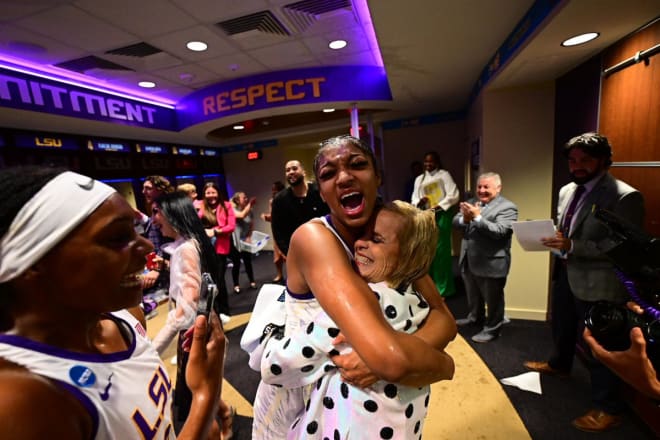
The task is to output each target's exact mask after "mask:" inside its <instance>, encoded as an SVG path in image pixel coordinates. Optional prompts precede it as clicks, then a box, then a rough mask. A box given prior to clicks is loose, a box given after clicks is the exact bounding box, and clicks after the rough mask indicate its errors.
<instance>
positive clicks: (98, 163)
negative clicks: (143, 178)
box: [94, 154, 132, 171]
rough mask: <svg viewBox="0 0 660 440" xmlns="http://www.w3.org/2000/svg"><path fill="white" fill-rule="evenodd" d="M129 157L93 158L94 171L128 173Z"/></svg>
mask: <svg viewBox="0 0 660 440" xmlns="http://www.w3.org/2000/svg"><path fill="white" fill-rule="evenodd" d="M131 166H132V161H131V157H130V156H122V155H119V154H116V155H115V154H103V155H98V156H97V157H94V169H95V170H98V171H101V170H103V171H120V170H121V171H128V170H130V169H131Z"/></svg>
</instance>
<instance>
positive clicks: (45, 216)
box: [0, 171, 115, 283]
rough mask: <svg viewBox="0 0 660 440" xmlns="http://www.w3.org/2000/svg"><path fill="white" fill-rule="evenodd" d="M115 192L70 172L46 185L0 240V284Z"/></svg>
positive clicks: (31, 261)
mask: <svg viewBox="0 0 660 440" xmlns="http://www.w3.org/2000/svg"><path fill="white" fill-rule="evenodd" d="M114 193H115V190H114V189H113V188H112V187H111V186H108V185H106V184H105V183H102V182H99V181H96V180H94V179H92V178H91V177H87V176H83V175H80V174H77V173H73V172H71V171H67V172H64V173H62V174H60V175H58V176H57V177H55V178H54V179H52V180H51V181H50V182H48V183H47V184H46V185H45V186H44V187H43V188H41V190H39V192H37V193H36V194H35V195H34V196H33V197H32V198H31V199H30V200H29V201H28V202H27V203H26V204H25V206H23V207H22V208H21V210H20V211H18V214H16V217H15V218H14V220H13V221H12V223H11V225H10V226H9V230H7V233H6V234H5V235H4V237H2V240H1V241H0V283H4V282H7V281H10V280H13V279H14V278H16V277H18V276H19V275H21V274H22V273H23V272H24V271H26V270H27V269H29V268H30V267H31V266H32V265H33V264H34V263H36V262H37V261H39V260H40V259H41V258H42V257H43V256H44V255H46V253H47V252H48V251H50V250H51V249H52V248H53V247H55V245H56V244H57V243H59V242H60V241H61V240H62V239H63V238H64V237H66V236H67V235H68V234H69V233H70V232H71V231H72V230H73V229H74V228H75V227H76V226H78V225H79V224H80V223H82V221H83V220H85V219H86V218H87V217H88V216H89V215H90V214H91V213H92V212H93V211H94V210H95V209H96V208H98V207H99V205H100V204H101V203H103V202H104V201H105V200H106V199H107V198H108V197H110V196H111V195H112V194H114Z"/></svg>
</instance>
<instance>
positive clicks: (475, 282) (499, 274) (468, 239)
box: [453, 173, 518, 342]
mask: <svg viewBox="0 0 660 440" xmlns="http://www.w3.org/2000/svg"><path fill="white" fill-rule="evenodd" d="M501 190H502V180H501V178H500V176H499V174H496V173H485V174H482V175H481V176H479V179H478V180H477V197H476V198H472V199H470V200H468V201H467V202H462V203H461V204H460V205H459V206H460V211H459V213H458V214H456V216H454V220H453V225H454V227H456V228H458V229H460V230H462V231H463V241H462V242H461V255H460V258H459V266H460V268H461V277H462V278H463V282H464V284H465V292H466V294H467V300H468V309H469V314H468V316H467V318H464V319H459V320H457V321H456V323H457V324H458V325H467V324H473V323H474V324H477V325H479V326H482V325H483V327H482V329H481V331H480V332H479V333H477V334H476V335H474V336H472V340H473V341H475V342H489V341H492V340H493V339H495V338H496V337H497V336H499V334H500V329H501V327H502V325H503V324H504V319H505V318H504V285H505V284H506V277H507V275H508V274H509V268H510V267H511V235H512V234H513V226H512V225H513V222H515V221H516V220H517V219H518V208H517V207H516V205H515V204H513V203H512V202H511V201H509V200H507V199H505V198H504V197H502V196H501V195H500V191H501ZM484 306H487V308H488V315H487V316H486V310H485V307H484Z"/></svg>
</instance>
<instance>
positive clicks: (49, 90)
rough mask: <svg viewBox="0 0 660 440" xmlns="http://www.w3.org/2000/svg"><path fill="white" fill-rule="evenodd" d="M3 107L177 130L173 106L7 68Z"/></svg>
mask: <svg viewBox="0 0 660 440" xmlns="http://www.w3.org/2000/svg"><path fill="white" fill-rule="evenodd" d="M0 106H2V107H11V108H16V109H20V110H29V111H36V112H44V113H50V114H54V115H61V116H72V117H74V118H84V119H92V120H95V121H103V122H113V123H119V124H126V125H135V126H139V127H145V128H156V129H161V130H176V126H175V122H176V117H175V111H174V110H173V109H168V108H165V107H159V106H156V105H152V104H147V103H145V102H142V101H137V100H133V99H130V98H127V97H120V96H115V95H112V94H106V93H103V92H101V91H96V90H91V89H87V88H84V87H79V86H75V85H73V84H68V83H64V82H60V81H55V80H51V79H47V78H42V77H38V76H32V75H29V74H27V73H22V72H15V71H12V70H8V69H3V68H0Z"/></svg>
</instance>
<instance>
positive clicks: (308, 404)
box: [261, 283, 430, 440]
mask: <svg viewBox="0 0 660 440" xmlns="http://www.w3.org/2000/svg"><path fill="white" fill-rule="evenodd" d="M369 286H370V287H371V288H372V290H373V291H374V294H375V295H376V296H377V297H378V300H379V303H380V305H381V308H382V310H383V313H384V315H385V317H386V319H387V321H388V322H389V323H390V325H392V327H393V328H394V329H395V330H399V331H405V332H407V333H412V332H414V331H415V330H417V328H418V326H419V325H420V324H421V322H422V321H423V320H424V318H426V316H427V315H428V304H427V303H426V302H425V301H424V300H423V299H421V298H420V296H419V295H418V294H417V293H416V292H414V291H413V290H412V289H410V288H409V289H408V290H406V291H404V292H399V291H397V290H395V289H391V288H389V287H387V286H386V285H385V283H376V284H369ZM286 301H287V303H289V302H291V304H290V305H291V307H287V326H288V325H289V318H291V317H292V316H296V318H298V319H292V321H294V322H295V324H294V325H293V326H292V327H295V328H297V329H298V330H297V331H293V332H291V331H287V332H286V336H285V337H284V338H283V339H282V340H280V341H271V343H269V345H268V348H267V350H266V353H265V355H264V358H263V360H262V364H261V367H262V368H261V373H262V380H263V381H264V382H266V383H268V384H271V385H274V386H276V387H280V389H281V390H282V392H288V391H290V389H291V388H297V387H303V393H302V394H303V396H304V398H303V402H301V408H300V413H299V414H300V416H299V417H297V418H295V419H294V420H288V421H286V423H291V429H290V432H289V434H288V435H287V438H289V439H332V440H335V439H346V438H350V439H365V440H366V439H369V440H374V439H417V438H421V433H422V428H423V424H424V418H425V416H426V413H427V409H428V402H429V392H430V387H428V386H424V387H419V388H416V387H408V386H404V385H399V384H393V383H388V382H385V381H379V382H377V383H375V384H374V385H372V386H371V387H369V388H368V389H360V388H357V387H354V386H351V385H347V384H346V383H344V382H342V380H341V377H340V375H339V373H338V372H337V370H336V368H335V367H334V365H333V364H332V362H330V360H329V357H328V354H331V353H333V352H336V351H337V350H338V351H339V352H341V353H345V352H348V351H350V350H351V349H350V347H348V346H344V347H341V346H340V347H334V346H333V345H332V343H331V342H332V340H333V339H334V338H335V337H336V336H337V334H338V333H339V330H338V329H337V327H336V325H335V324H334V322H333V321H332V320H331V319H330V317H329V316H328V315H327V314H326V313H325V312H323V311H322V310H321V311H320V312H318V310H319V308H318V302H317V301H315V300H312V301H311V302H310V301H309V300H303V301H302V303H298V304H295V303H296V302H297V301H299V300H296V299H295V298H292V297H290V296H289V297H287V299H286ZM314 303H316V304H314ZM296 310H297V312H298V313H297V314H296V315H292V314H290V313H294V311H296ZM313 313H317V314H316V315H313ZM301 316H303V317H304V318H303V319H300V317H301ZM289 413H291V412H290V411H289ZM282 422H284V421H282Z"/></svg>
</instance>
